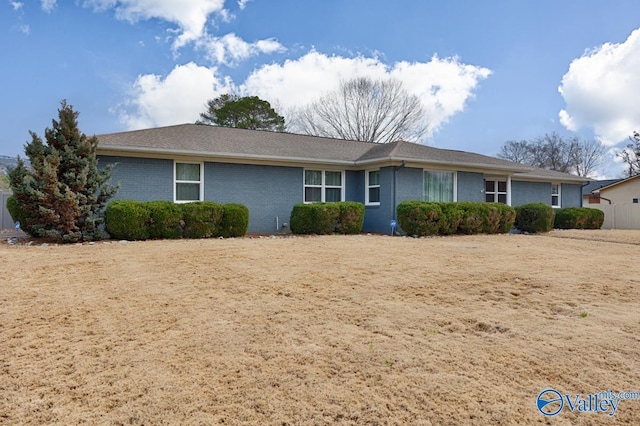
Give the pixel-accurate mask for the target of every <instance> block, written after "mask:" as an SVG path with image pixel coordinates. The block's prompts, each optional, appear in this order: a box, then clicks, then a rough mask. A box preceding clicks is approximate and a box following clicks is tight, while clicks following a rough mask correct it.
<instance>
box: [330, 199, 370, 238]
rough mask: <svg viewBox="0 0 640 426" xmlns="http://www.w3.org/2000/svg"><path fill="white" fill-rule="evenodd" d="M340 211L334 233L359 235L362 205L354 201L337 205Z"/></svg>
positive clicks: (362, 214) (362, 216) (362, 219)
mask: <svg viewBox="0 0 640 426" xmlns="http://www.w3.org/2000/svg"><path fill="white" fill-rule="evenodd" d="M337 204H338V208H339V210H340V215H339V216H338V224H337V225H336V232H338V233H339V234H359V233H360V232H362V225H363V224H364V204H362V203H357V202H355V201H344V202H341V203H337Z"/></svg>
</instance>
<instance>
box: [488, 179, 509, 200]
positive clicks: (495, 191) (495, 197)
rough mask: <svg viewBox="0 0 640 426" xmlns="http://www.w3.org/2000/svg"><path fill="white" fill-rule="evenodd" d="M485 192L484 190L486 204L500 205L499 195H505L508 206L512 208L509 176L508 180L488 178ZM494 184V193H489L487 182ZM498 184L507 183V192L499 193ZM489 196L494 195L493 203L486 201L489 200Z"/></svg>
mask: <svg viewBox="0 0 640 426" xmlns="http://www.w3.org/2000/svg"><path fill="white" fill-rule="evenodd" d="M484 180H485V190H484V194H485V195H484V199H485V202H487V203H499V201H498V199H499V198H500V197H499V195H504V196H505V201H506V203H505V204H506V205H507V206H510V205H511V176H507V177H506V178H504V177H486V178H485V179H484ZM487 181H489V182H493V191H487V190H486V186H487V184H486V182H487ZM498 182H505V186H506V191H499V190H498V188H499V184H498ZM487 194H493V201H486V200H487Z"/></svg>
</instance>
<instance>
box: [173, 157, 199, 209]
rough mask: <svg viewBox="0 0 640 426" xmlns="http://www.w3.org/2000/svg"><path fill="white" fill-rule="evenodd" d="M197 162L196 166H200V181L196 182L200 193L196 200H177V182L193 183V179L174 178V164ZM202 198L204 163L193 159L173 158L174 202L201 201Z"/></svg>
mask: <svg viewBox="0 0 640 426" xmlns="http://www.w3.org/2000/svg"><path fill="white" fill-rule="evenodd" d="M178 163H180V164H197V165H198V166H200V181H199V182H198V183H199V184H200V194H198V195H199V199H198V200H177V199H176V198H177V196H178V194H177V191H176V186H177V184H178V183H195V182H196V181H195V180H177V179H176V164H178ZM203 200H204V163H199V162H195V161H177V160H173V202H174V203H193V202H196V201H203Z"/></svg>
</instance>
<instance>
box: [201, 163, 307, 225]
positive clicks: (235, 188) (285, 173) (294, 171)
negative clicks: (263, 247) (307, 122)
mask: <svg viewBox="0 0 640 426" xmlns="http://www.w3.org/2000/svg"><path fill="white" fill-rule="evenodd" d="M204 176H205V183H204V191H205V199H206V200H209V201H216V202H219V203H241V204H244V205H246V206H247V207H248V208H249V232H250V233H261V234H272V233H275V232H282V231H283V228H282V224H283V223H289V217H290V215H291V210H292V209H293V205H294V204H296V203H299V202H301V201H303V169H302V168H300V167H277V166H258V165H249V164H228V163H205V171H204ZM276 217H277V218H278V223H279V229H276ZM287 230H288V229H287Z"/></svg>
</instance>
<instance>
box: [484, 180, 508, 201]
mask: <svg viewBox="0 0 640 426" xmlns="http://www.w3.org/2000/svg"><path fill="white" fill-rule="evenodd" d="M484 195H485V201H486V202H487V203H503V204H507V182H506V181H503V180H485V181H484Z"/></svg>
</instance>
